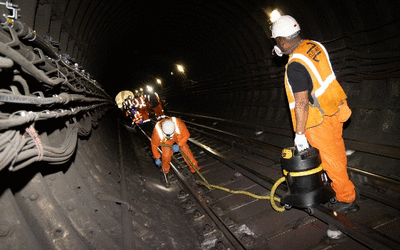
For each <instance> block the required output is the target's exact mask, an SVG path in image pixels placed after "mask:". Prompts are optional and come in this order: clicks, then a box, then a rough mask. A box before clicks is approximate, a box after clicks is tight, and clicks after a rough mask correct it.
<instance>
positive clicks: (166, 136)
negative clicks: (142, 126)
mask: <svg viewBox="0 0 400 250" xmlns="http://www.w3.org/2000/svg"><path fill="white" fill-rule="evenodd" d="M174 134H175V133H172V134H170V135H166V134H164V136H165V139H167V140H170V139H172V138H174Z"/></svg>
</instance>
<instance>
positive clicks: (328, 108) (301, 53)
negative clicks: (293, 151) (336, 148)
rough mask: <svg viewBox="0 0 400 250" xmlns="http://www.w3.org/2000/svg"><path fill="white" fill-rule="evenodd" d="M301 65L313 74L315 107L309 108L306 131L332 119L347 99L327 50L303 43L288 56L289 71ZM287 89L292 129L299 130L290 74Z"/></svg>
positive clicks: (316, 44)
mask: <svg viewBox="0 0 400 250" xmlns="http://www.w3.org/2000/svg"><path fill="white" fill-rule="evenodd" d="M292 62H298V63H301V64H302V65H303V66H304V67H305V68H306V69H307V71H308V73H309V74H310V77H311V79H312V83H313V90H312V93H311V96H312V97H313V99H314V104H311V103H310V104H309V110H308V119H307V123H306V129H307V128H311V127H315V126H318V125H319V124H321V123H322V122H323V120H324V116H332V115H334V114H336V113H337V112H338V111H339V106H340V105H342V104H343V101H344V100H345V99H346V98H347V96H346V94H345V93H344V91H343V89H342V87H341V86H340V84H339V82H338V81H337V80H336V76H335V73H334V72H333V70H332V65H331V63H330V61H329V55H328V52H327V51H326V49H325V47H324V46H323V45H322V44H320V43H318V42H315V41H311V40H303V41H302V42H301V43H300V45H299V46H297V48H296V49H295V50H294V51H293V53H292V54H291V55H290V56H289V61H288V63H287V64H286V70H287V67H288V65H289V64H290V63H292ZM285 89H286V95H287V98H288V101H289V108H290V113H291V115H292V122H293V129H294V130H296V117H295V112H294V108H295V101H294V97H293V92H292V88H291V86H290V82H289V79H288V77H287V73H286V74H285Z"/></svg>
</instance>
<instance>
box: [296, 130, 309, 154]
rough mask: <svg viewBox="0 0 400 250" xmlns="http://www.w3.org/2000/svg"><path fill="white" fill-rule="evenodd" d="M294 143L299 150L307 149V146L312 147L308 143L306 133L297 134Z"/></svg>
mask: <svg viewBox="0 0 400 250" xmlns="http://www.w3.org/2000/svg"><path fill="white" fill-rule="evenodd" d="M294 145H295V146H296V148H297V150H298V151H299V152H301V151H303V150H306V149H307V148H309V147H310V146H309V145H308V141H307V138H306V136H305V135H304V134H302V135H299V134H296V137H295V138H294Z"/></svg>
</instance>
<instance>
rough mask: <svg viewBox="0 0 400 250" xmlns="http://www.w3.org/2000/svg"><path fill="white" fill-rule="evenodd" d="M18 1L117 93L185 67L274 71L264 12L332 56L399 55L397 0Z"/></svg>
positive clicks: (201, 71)
mask: <svg viewBox="0 0 400 250" xmlns="http://www.w3.org/2000/svg"><path fill="white" fill-rule="evenodd" d="M12 2H13V3H14V4H18V5H19V8H20V11H19V14H20V15H21V20H22V21H23V22H25V23H27V24H28V25H29V26H31V27H33V28H34V29H35V30H36V32H37V34H38V35H42V36H43V35H45V34H48V35H50V36H51V37H52V39H53V41H54V42H58V43H59V47H58V50H59V53H67V54H69V55H70V56H71V57H73V58H74V59H75V60H76V61H77V62H78V63H79V64H80V65H82V66H83V67H84V68H85V69H87V71H88V72H90V74H92V75H93V76H94V78H96V79H98V81H99V82H100V83H101V84H102V85H103V87H104V88H105V89H106V91H108V92H110V94H111V95H115V94H117V93H118V92H119V91H120V90H123V89H125V88H134V87H135V85H138V84H140V83H142V82H144V81H148V79H150V78H153V77H154V76H159V77H167V76H168V75H169V74H170V72H171V70H172V68H173V65H174V64H175V63H178V62H180V63H183V64H185V66H186V67H187V69H188V71H189V72H190V74H191V77H192V78H193V79H196V78H201V77H203V76H205V75H207V74H215V73H220V72H229V71H233V70H235V69H243V68H246V69H247V70H249V69H250V70H251V68H254V67H255V65H256V66H257V67H258V68H260V67H261V68H262V67H264V68H266V67H269V66H271V60H275V59H273V57H272V55H271V53H270V51H271V49H272V46H273V44H272V43H273V41H272V40H271V39H270V38H269V37H270V30H269V25H270V24H269V23H268V16H267V15H266V14H265V13H266V12H269V11H271V10H272V9H274V8H279V9H280V10H281V11H282V12H283V13H284V14H289V15H292V16H294V17H295V18H296V19H297V21H298V22H299V23H300V25H301V27H302V34H303V36H304V37H307V38H310V39H316V40H319V41H322V42H323V43H324V44H325V45H326V46H327V48H328V49H330V50H333V51H334V50H335V48H338V49H340V48H347V49H348V48H350V49H353V50H356V51H357V52H358V53H363V52H367V51H369V52H377V53H385V52H387V51H393V50H394V51H396V47H393V46H397V45H395V44H396V43H395V41H390V39H391V37H393V36H395V34H398V32H399V28H398V27H399V19H398V17H396V13H398V11H399V4H398V1H396V0H383V1H375V0H366V1H358V0H352V1H341V0H338V1H329V0H322V1H312V2H310V1H305V0H303V1H292V0H286V1H261V0H252V1H249V0H246V1H244V0H231V1H205V0H196V1H169V2H159V1H146V2H143V1H127V0H124V1H122V0H120V1H93V0H63V1H61V0H60V1H55V0H49V1H29V2H26V1H22V0H19V1H17V0H14V1H12ZM396 27H397V28H396ZM371 35H372V36H371ZM394 39H397V40H398V36H397V38H393V39H392V40H394ZM371 44H372V47H371V46H370V45H371ZM397 44H398V41H397ZM367 45H368V46H367ZM371 48H372V49H371ZM397 50H398V47H397ZM392 54H393V53H392ZM362 56H363V55H361V57H362ZM397 56H398V54H397ZM333 57H334V55H333ZM272 66H275V65H273V64H272ZM334 67H335V65H334Z"/></svg>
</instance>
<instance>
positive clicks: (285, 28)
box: [271, 15, 300, 38]
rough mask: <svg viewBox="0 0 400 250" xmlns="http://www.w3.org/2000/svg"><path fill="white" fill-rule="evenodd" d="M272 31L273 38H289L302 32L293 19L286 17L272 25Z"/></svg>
mask: <svg viewBox="0 0 400 250" xmlns="http://www.w3.org/2000/svg"><path fill="white" fill-rule="evenodd" d="M271 31H272V38H277V37H288V36H291V35H293V34H294V33H296V32H298V31H300V25H299V24H298V23H297V21H296V20H295V19H294V18H293V17H291V16H288V15H285V16H281V17H280V18H278V19H277V20H276V21H275V22H273V23H272V29H271Z"/></svg>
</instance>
